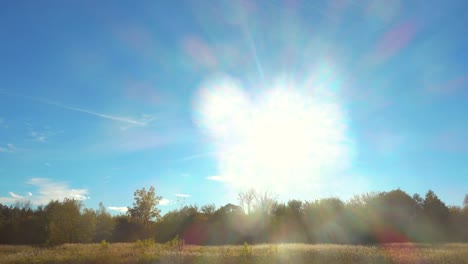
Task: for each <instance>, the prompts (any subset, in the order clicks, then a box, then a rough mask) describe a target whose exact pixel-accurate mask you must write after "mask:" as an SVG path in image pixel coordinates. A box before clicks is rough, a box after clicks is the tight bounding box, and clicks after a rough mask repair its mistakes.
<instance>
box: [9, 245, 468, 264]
mask: <svg viewBox="0 0 468 264" xmlns="http://www.w3.org/2000/svg"><path fill="white" fill-rule="evenodd" d="M0 263H4V264H17V263H18V264H19V263H37V264H43V263H44V264H45V263H48V264H52V263H83V264H84V263H96V264H97V263H102V264H104V263H116V264H119V263H122V264H123V263H200V264H201V263H246V264H247V263H336V264H340V263H454V264H455V263H468V245H467V244H439V245H429V244H410V243H402V244H383V245H373V246H364V245H335V244H316V245H310V244H261V245H254V246H251V245H248V244H244V245H237V246H194V245H190V246H188V245H184V246H183V247H179V246H177V245H174V244H171V243H166V244H156V243H154V242H148V241H146V242H135V243H116V244H107V245H105V244H104V243H101V244H99V243H96V244H64V245H60V246H55V247H34V246H6V245H5V246H0Z"/></svg>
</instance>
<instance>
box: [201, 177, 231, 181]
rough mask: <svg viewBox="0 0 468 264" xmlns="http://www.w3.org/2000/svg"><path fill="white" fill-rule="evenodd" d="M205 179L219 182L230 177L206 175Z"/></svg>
mask: <svg viewBox="0 0 468 264" xmlns="http://www.w3.org/2000/svg"><path fill="white" fill-rule="evenodd" d="M205 179H207V180H210V181H218V182H226V181H228V179H227V178H226V177H223V176H209V177H206V178H205Z"/></svg>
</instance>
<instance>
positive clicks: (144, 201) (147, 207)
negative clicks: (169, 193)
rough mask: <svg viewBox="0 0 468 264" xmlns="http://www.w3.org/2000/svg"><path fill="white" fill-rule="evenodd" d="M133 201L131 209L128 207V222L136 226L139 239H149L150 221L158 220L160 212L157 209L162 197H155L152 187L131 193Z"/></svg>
mask: <svg viewBox="0 0 468 264" xmlns="http://www.w3.org/2000/svg"><path fill="white" fill-rule="evenodd" d="M133 196H134V199H135V201H134V202H133V206H132V207H128V211H127V214H128V216H129V217H130V220H131V221H132V222H133V223H134V224H136V225H137V226H136V228H137V230H138V231H137V232H138V233H139V234H140V235H139V236H140V237H151V233H152V232H151V229H152V221H153V220H156V219H159V217H160V213H161V210H159V209H158V208H157V206H158V205H159V202H160V201H161V199H162V197H161V196H157V195H156V191H155V189H154V187H153V186H151V187H150V188H149V190H146V189H145V188H143V189H139V190H136V191H135V192H134V193H133Z"/></svg>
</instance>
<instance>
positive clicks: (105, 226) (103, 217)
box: [94, 202, 115, 242]
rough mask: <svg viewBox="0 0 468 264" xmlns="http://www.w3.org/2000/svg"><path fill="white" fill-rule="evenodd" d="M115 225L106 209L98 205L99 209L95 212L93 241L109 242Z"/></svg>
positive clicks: (100, 204)
mask: <svg viewBox="0 0 468 264" xmlns="http://www.w3.org/2000/svg"><path fill="white" fill-rule="evenodd" d="M114 227H115V223H114V220H113V219H112V216H111V215H110V214H109V213H108V212H107V210H106V207H104V205H103V204H102V202H100V203H99V209H98V210H97V211H96V231H95V232H94V241H95V242H100V241H102V240H107V241H109V240H111V238H112V232H113V231H114Z"/></svg>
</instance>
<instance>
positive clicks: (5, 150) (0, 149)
mask: <svg viewBox="0 0 468 264" xmlns="http://www.w3.org/2000/svg"><path fill="white" fill-rule="evenodd" d="M16 150H17V148H16V147H15V145H13V144H11V143H8V144H6V145H5V146H4V147H0V152H3V153H11V152H15V151H16Z"/></svg>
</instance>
